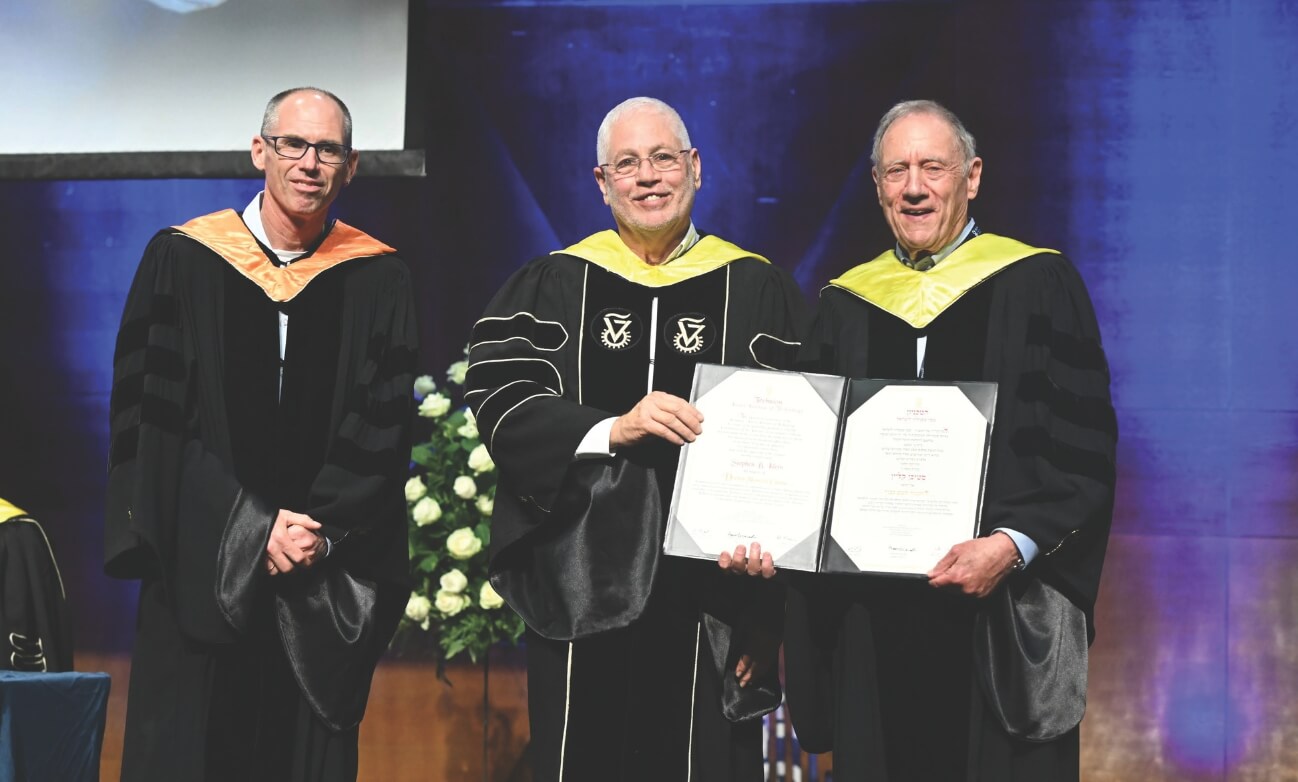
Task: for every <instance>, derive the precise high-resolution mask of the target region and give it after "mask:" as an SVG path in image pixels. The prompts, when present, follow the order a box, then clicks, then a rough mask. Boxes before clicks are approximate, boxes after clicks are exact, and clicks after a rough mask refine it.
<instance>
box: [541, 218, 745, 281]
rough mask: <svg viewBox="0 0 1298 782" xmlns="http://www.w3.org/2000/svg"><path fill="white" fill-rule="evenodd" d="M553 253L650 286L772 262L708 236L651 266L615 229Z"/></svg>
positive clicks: (601, 232)
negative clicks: (749, 261) (739, 264)
mask: <svg viewBox="0 0 1298 782" xmlns="http://www.w3.org/2000/svg"><path fill="white" fill-rule="evenodd" d="M551 254H552V255H572V256H575V257H577V258H581V259H582V260H584V261H589V262H591V263H593V264H595V265H596V266H599V267H601V268H604V269H607V270H608V271H611V272H613V273H614V274H616V275H618V276H619V277H623V278H625V279H627V280H630V281H631V282H634V283H636V284H637V285H644V286H646V287H649V288H661V287H664V286H667V285H673V284H675V283H678V282H684V281H685V280H688V279H691V278H693V277H698V276H699V275H701V274H707V273H708V272H710V271H713V270H715V269H719V268H721V267H722V266H725V265H726V264H728V263H731V262H733V261H737V260H739V259H740V258H756V259H757V260H759V261H761V262H762V263H770V261H768V260H767V259H765V258H763V257H762V256H760V255H757V254H756V253H750V252H748V251H747V250H745V249H743V248H741V247H738V246H736V245H733V244H731V243H730V242H727V241H726V240H724V239H718V238H717V237H715V236H705V237H703V238H702V239H700V240H698V242H696V243H695V244H694V246H693V247H691V248H690V249H689V250H688V251H686V253H685V254H684V255H681V256H680V257H679V258H676V259H674V260H672V261H671V262H669V263H664V264H662V265H661V266H650V265H649V264H647V263H645V262H644V260H643V259H641V258H640V256H638V255H636V254H635V253H633V252H631V248H629V247H627V246H626V243H625V242H623V241H622V237H621V236H618V233H617V231H612V230H609V231H600V232H599V233H597V234H595V235H593V236H588V237H586V238H585V239H582V240H581V241H580V242H577V243H576V244H574V245H572V246H571V247H567V248H565V249H562V250H556V251H555V252H554V253H551Z"/></svg>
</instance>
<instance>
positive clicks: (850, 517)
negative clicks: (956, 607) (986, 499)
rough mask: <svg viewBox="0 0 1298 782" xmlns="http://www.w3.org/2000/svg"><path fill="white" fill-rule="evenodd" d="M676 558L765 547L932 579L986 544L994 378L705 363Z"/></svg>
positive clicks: (687, 451) (855, 568) (812, 566)
mask: <svg viewBox="0 0 1298 782" xmlns="http://www.w3.org/2000/svg"><path fill="white" fill-rule="evenodd" d="M691 401H693V403H694V405H695V406H696V407H698V408H699V410H700V411H702V413H703V417H704V425H703V434H702V435H700V436H699V438H698V439H697V440H695V441H694V442H693V443H690V444H689V445H686V446H685V447H684V449H683V450H682V453H681V459H680V465H679V467H678V471H677V477H676V486H675V491H674V494H673V497H672V508H671V514H670V517H669V521H668V528H667V536H666V540H665V541H664V546H663V550H664V551H665V552H666V553H668V554H675V555H678V556H688V557H699V558H707V559H713V558H715V557H716V556H717V555H718V554H720V553H721V552H722V551H730V550H733V549H734V548H735V546H737V545H740V544H745V545H746V544H748V543H750V542H753V541H756V542H759V543H761V544H762V548H763V550H764V551H769V552H770V553H771V555H772V557H773V558H774V559H775V563H776V565H777V566H778V567H782V568H789V569H793V570H809V571H827V572H851V573H888V574H897V575H922V574H924V573H925V572H926V571H928V569H929V568H931V567H932V566H933V565H934V564H936V563H937V561H938V560H939V559H940V558H941V557H942V555H943V554H945V553H946V551H947V549H949V548H950V547H951V546H952V545H954V544H956V543H959V542H960V541H963V540H968V539H969V538H972V537H975V536H976V535H977V533H978V522H979V516H980V513H981V507H982V491H983V484H984V480H985V477H986V469H987V452H988V446H989V443H990V437H991V428H992V422H993V417H994V411H995V408H996V384H995V383H962V382H957V383H942V382H929V381H917V380H897V381H893V380H863V379H856V380H848V379H845V378H841V377H834V376H829V375H813V374H805V373H798V372H775V371H770V370H759V369H742V368H737V367H722V366H717V365H712V364H700V365H698V366H697V367H696V369H695V375H694V388H693V393H692V397H691Z"/></svg>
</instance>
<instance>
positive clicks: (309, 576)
mask: <svg viewBox="0 0 1298 782" xmlns="http://www.w3.org/2000/svg"><path fill="white" fill-rule="evenodd" d="M339 317H341V318H343V320H344V341H343V345H344V347H343V350H344V351H345V357H344V358H342V359H341V360H340V362H339V369H338V377H337V379H336V382H337V384H338V385H337V387H338V389H339V390H340V397H339V398H340V399H341V410H340V412H338V413H337V414H336V419H337V421H338V423H337V426H336V428H335V430H334V432H333V433H332V435H331V440H330V446H329V449H328V454H327V456H326V460H325V463H324V465H323V466H322V467H321V469H320V472H319V473H318V475H317V476H316V478H315V479H314V481H313V482H312V486H311V493H310V497H309V502H310V505H309V507H308V509H307V514H308V515H309V516H311V517H312V518H314V519H316V520H317V521H320V522H321V524H322V525H323V527H322V531H323V532H325V534H326V535H327V536H328V537H329V538H330V540H332V541H334V544H333V550H332V553H330V555H329V556H328V557H327V558H326V559H323V560H319V561H317V563H316V564H315V566H313V567H312V568H310V569H309V570H307V571H306V572H304V573H301V574H295V575H296V577H295V578H291V579H284V580H281V581H279V582H278V583H277V584H276V590H275V613H276V616H277V619H278V625H279V632H280V638H281V640H282V641H283V644H284V651H285V654H286V655H287V656H288V659H289V662H290V664H291V667H292V669H293V673H294V676H295V677H296V679H297V682H298V687H299V689H300V690H301V692H302V695H303V697H304V698H305V699H306V701H307V702H308V703H309V704H310V705H311V708H312V710H313V711H315V713H316V715H317V716H318V717H319V718H320V719H321V720H322V721H323V722H324V723H325V724H327V725H329V726H330V727H331V728H333V729H334V730H345V729H348V728H350V727H353V726H355V725H356V724H357V723H359V722H360V720H361V717H362V716H363V715H364V712H365V705H366V702H367V701H368V697H369V689H370V682H371V677H372V675H373V672H374V666H375V664H376V663H377V660H378V657H379V655H380V654H381V652H382V650H383V649H384V648H385V647H386V645H387V642H388V640H389V639H390V638H391V636H392V633H393V631H394V630H395V629H396V621H397V620H398V619H399V608H400V607H403V606H404V605H405V597H406V594H407V593H406V587H405V585H406V584H407V583H408V579H409V560H408V549H407V545H406V503H405V496H404V493H403V491H402V485H403V484H404V482H405V478H406V473H407V469H408V466H409V458H410V425H411V422H412V417H413V415H414V398H413V394H412V391H413V382H414V371H415V360H416V355H417V353H418V342H417V340H418V336H417V328H416V325H415V316H414V299H413V295H412V292H411V288H410V281H409V273H408V271H407V270H406V267H405V265H404V264H402V263H400V262H399V261H398V260H397V259H395V258H383V259H380V260H378V261H376V262H374V263H372V264H370V266H368V267H366V268H364V269H363V270H362V271H361V272H360V273H359V275H358V276H357V277H356V278H355V279H354V280H353V283H352V290H351V292H350V294H349V296H348V297H347V298H346V299H345V300H344V305H343V311H342V312H340V313H339ZM383 584H387V585H388V586H387V587H386V588H384V587H383V586H382V585H383ZM394 606H395V608H396V609H397V610H395V611H394Z"/></svg>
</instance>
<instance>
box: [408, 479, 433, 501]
mask: <svg viewBox="0 0 1298 782" xmlns="http://www.w3.org/2000/svg"><path fill="white" fill-rule="evenodd" d="M427 493H428V487H427V486H425V485H424V482H423V481H421V480H419V478H411V479H410V480H408V481H406V502H414V501H415V500H418V499H419V498H420V497H422V496H424V495H425V494H427Z"/></svg>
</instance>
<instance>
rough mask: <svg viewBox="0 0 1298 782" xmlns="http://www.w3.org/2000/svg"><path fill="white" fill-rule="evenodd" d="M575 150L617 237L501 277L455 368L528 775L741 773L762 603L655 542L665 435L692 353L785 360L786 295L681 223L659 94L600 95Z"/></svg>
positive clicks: (761, 635) (764, 266)
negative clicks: (516, 675) (523, 692)
mask: <svg viewBox="0 0 1298 782" xmlns="http://www.w3.org/2000/svg"><path fill="white" fill-rule="evenodd" d="M597 150H598V151H597V154H598V159H599V160H601V161H611V162H608V163H607V164H605V165H601V166H599V167H597V168H596V169H595V176H596V179H597V182H598V183H599V185H600V188H601V190H602V191H603V192H604V197H605V202H606V203H608V204H609V205H610V207H611V208H612V211H613V216H614V219H615V221H616V223H617V227H618V230H617V231H605V232H603V233H599V234H595V235H594V236H591V237H589V238H587V239H585V240H583V241H581V242H579V243H577V244H576V245H573V246H571V247H569V248H567V249H565V250H561V251H559V252H556V253H553V254H551V255H548V256H545V257H542V258H538V259H536V260H534V261H532V262H531V263H529V264H527V265H526V266H524V267H523V268H522V269H520V270H519V271H518V272H517V273H515V274H514V275H513V276H512V277H511V278H510V279H509V281H508V282H506V283H505V285H504V287H503V288H502V289H501V291H500V292H499V293H498V294H497V295H496V297H495V298H494V299H493V300H492V302H491V303H490V305H488V307H487V310H486V313H485V315H484V316H483V318H482V319H481V320H480V321H478V323H477V324H476V325H475V327H474V329H473V334H472V337H471V340H470V352H469V362H470V363H469V369H468V375H467V380H466V386H467V387H468V391H467V393H466V400H467V401H468V403H469V404H470V405H471V406H472V408H473V410H474V412H475V414H476V416H477V421H478V428H479V430H480V431H481V432H482V437H483V441H484V442H485V443H486V444H487V447H488V448H489V449H490V452H491V455H492V458H493V459H494V460H495V462H496V463H497V465H498V466H499V469H500V483H499V487H498V493H497V495H496V506H495V511H494V514H493V516H492V541H491V546H492V549H491V554H492V557H491V571H492V583H493V584H494V586H495V588H496V590H497V591H498V592H500V594H501V595H502V596H504V597H505V599H506V600H507V601H508V602H509V603H510V605H511V606H512V607H513V608H514V609H515V610H517V611H518V612H519V613H520V614H521V615H522V616H523V618H524V619H525V620H526V622H527V625H528V630H527V652H528V698H529V711H530V716H531V730H532V734H531V735H532V753H533V754H532V758H531V759H532V765H533V770H534V773H535V778H536V779H538V780H655V782H656V781H657V780H668V779H670V780H687V779H694V780H718V781H724V780H740V779H744V780H757V779H759V778H760V775H761V765H762V756H761V747H760V735H761V734H760V722H761V721H760V716H761V714H763V713H764V712H766V711H769V710H771V709H773V708H775V706H776V705H778V703H779V697H780V694H779V685H778V681H776V679H775V676H774V666H773V665H772V664H771V663H773V652H774V645H775V643H778V624H779V602H778V601H779V599H780V596H779V594H778V593H776V592H772V591H771V590H769V589H768V587H770V586H771V585H770V583H769V582H765V581H761V580H758V581H754V582H751V583H750V582H749V580H748V579H739V578H730V577H729V576H727V575H726V573H725V571H723V570H722V569H721V568H718V567H717V565H715V564H710V563H706V562H701V561H691V560H681V559H674V558H670V557H665V556H663V554H662V544H663V534H664V528H665V519H666V513H667V507H668V504H669V502H670V497H671V487H672V481H673V479H674V476H675V467H676V459H677V455H678V453H679V450H678V449H679V446H680V445H681V444H683V443H684V442H687V441H692V440H693V439H694V438H695V437H697V436H703V437H706V436H707V434H706V426H707V425H706V422H702V424H700V420H699V413H698V411H697V409H695V408H694V407H693V406H692V405H690V404H689V403H688V402H687V401H686V400H685V398H684V397H688V395H689V388H690V384H691V380H692V377H693V370H694V365H695V364H696V363H697V362H700V361H703V362H713V363H725V364H735V365H742V366H760V365H786V364H788V363H789V362H790V361H791V357H792V351H793V349H794V348H795V346H796V345H795V343H796V339H797V335H796V326H797V324H798V321H799V318H800V309H801V298H800V294H799V292H798V290H797V288H796V286H795V285H794V283H793V282H792V280H791V278H790V277H789V276H788V275H787V274H786V273H784V272H783V271H782V270H780V269H779V268H778V267H776V266H774V265H772V264H770V263H769V262H767V261H766V259H764V258H761V257H759V256H756V255H754V254H752V253H749V252H747V251H744V250H741V249H740V248H738V247H736V246H735V245H733V244H730V243H729V242H725V241H722V240H721V239H718V238H717V237H714V236H705V237H702V238H700V237H699V235H698V233H697V231H696V230H695V229H694V226H693V224H692V223H691V222H690V210H691V207H692V204H693V198H694V192H695V189H696V188H697V187H698V186H699V184H700V182H701V174H700V167H699V155H698V151H697V150H695V149H691V148H690V143H689V137H688V134H687V133H686V131H685V128H684V125H683V123H682V122H681V120H680V117H679V116H678V115H677V114H676V112H675V111H673V110H672V109H671V108H670V107H668V106H667V105H666V104H663V103H661V102H660V101H654V100H651V99H645V98H635V99H631V100H630V101H627V102H625V103H623V104H621V105H620V106H618V107H616V108H615V109H613V111H611V112H610V113H609V116H608V118H606V119H605V121H604V125H603V126H602V127H601V130H600V134H599V141H598V145H597ZM627 411H630V412H627ZM701 431H702V432H703V434H702V435H700V434H699V433H700V432H701ZM766 574H767V575H770V567H769V556H768V557H767V573H766ZM761 651H764V654H760V653H758V652H761ZM750 652H752V653H754V654H753V655H751V656H750V657H748V658H746V657H745V655H748V654H749V653H750ZM754 674H756V675H754ZM741 685H742V686H741Z"/></svg>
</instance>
